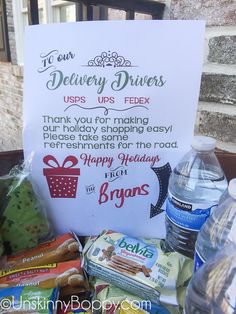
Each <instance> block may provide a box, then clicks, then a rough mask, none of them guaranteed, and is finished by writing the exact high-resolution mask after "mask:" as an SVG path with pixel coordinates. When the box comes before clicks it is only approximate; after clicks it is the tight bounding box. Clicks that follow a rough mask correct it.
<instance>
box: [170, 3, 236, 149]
mask: <svg viewBox="0 0 236 314" xmlns="http://www.w3.org/2000/svg"><path fill="white" fill-rule="evenodd" d="M170 18H171V19H199V20H200V19H202V20H205V21H206V23H207V27H206V41H205V42H206V44H205V60H204V67H203V75H202V82H201V92H200V98H199V108H198V116H197V120H196V129H195V130H196V133H198V134H204V135H209V136H213V137H214V138H216V139H217V140H218V142H217V146H218V147H219V148H221V149H224V150H228V151H231V152H236V0H220V1H219V0H195V1H194V5H193V1H192V0H172V1H171V5H170Z"/></svg>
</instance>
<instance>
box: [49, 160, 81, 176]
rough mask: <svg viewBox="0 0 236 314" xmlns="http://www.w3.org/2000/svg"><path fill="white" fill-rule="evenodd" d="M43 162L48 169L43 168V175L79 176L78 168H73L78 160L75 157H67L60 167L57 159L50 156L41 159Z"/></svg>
mask: <svg viewBox="0 0 236 314" xmlns="http://www.w3.org/2000/svg"><path fill="white" fill-rule="evenodd" d="M43 162H44V163H45V164H46V165H47V166H49V167H50V168H44V169H43V174H44V175H45V176H48V175H54V176H56V175H77V176H78V175H80V168H73V167H74V166H76V165H77V164H78V159H77V158H76V157H75V156H67V157H66V158H65V159H64V161H63V163H62V165H61V166H60V164H59V162H58V161H57V159H56V158H55V157H54V156H52V155H47V156H45V157H44V158H43ZM72 168H73V169H72Z"/></svg>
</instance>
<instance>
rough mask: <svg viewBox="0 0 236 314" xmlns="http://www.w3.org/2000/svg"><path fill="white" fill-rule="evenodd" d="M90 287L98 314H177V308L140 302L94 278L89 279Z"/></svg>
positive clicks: (130, 295) (131, 295)
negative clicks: (92, 289) (92, 290)
mask: <svg viewBox="0 0 236 314" xmlns="http://www.w3.org/2000/svg"><path fill="white" fill-rule="evenodd" d="M91 285H92V286H93V288H94V297H93V302H94V304H95V305H97V304H99V307H100V309H99V310H98V311H97V313H98V314H100V313H101V314H120V313H137V314H138V313H148V314H179V307H178V306H172V305H170V306H167V305H162V304H154V303H152V302H151V301H149V300H142V299H141V298H139V297H138V296H135V295H133V294H131V293H128V292H127V291H124V290H122V289H120V288H118V287H116V286H114V285H111V284H109V283H108V282H105V281H103V280H100V279H98V278H95V277H93V278H92V279H91ZM96 301H97V304H96ZM127 302H128V303H127ZM96 308H97V306H96ZM132 311H133V312H132Z"/></svg>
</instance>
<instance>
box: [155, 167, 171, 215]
mask: <svg viewBox="0 0 236 314" xmlns="http://www.w3.org/2000/svg"><path fill="white" fill-rule="evenodd" d="M151 169H152V170H153V171H154V172H155V174H156V176H157V178H158V181H159V186H160V191H159V197H158V200H157V203H156V205H153V204H151V208H150V218H153V217H155V216H157V215H159V214H161V213H162V212H163V211H164V210H163V209H162V208H161V207H162V205H163V204H164V202H165V200H166V197H167V192H168V183H169V178H170V174H171V171H172V170H171V166H170V164H169V163H167V164H165V165H164V166H162V167H158V168H153V167H152V168H151Z"/></svg>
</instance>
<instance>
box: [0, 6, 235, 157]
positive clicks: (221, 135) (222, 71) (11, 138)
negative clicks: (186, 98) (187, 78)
mask: <svg viewBox="0 0 236 314" xmlns="http://www.w3.org/2000/svg"><path fill="white" fill-rule="evenodd" d="M165 2H166V10H165V15H164V17H165V18H166V19H169V18H170V19H203V20H206V22H207V28H206V45H205V60H204V68H203V75H202V84H201V92H200V99H199V108H198V115H197V119H196V127H195V131H196V134H204V135H209V136H213V137H215V138H216V139H217V141H218V142H217V146H218V147H219V148H221V149H224V150H228V151H231V152H236V0H220V1H219V0H196V1H194V2H193V1H192V0H165ZM6 4H7V19H8V27H9V40H10V49H11V59H12V62H11V63H0V115H1V124H0V134H1V137H0V150H12V149H18V148H21V147H22V137H21V133H22V81H23V78H22V69H21V68H20V67H18V66H17V65H16V63H17V61H16V60H17V58H16V45H15V33H14V23H13V22H14V21H13V14H12V1H11V0H7V1H6ZM137 17H138V18H147V17H142V16H140V15H138V16H137ZM109 18H110V19H112V18H114V19H121V18H124V13H122V12H115V13H114V11H110V12H109Z"/></svg>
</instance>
